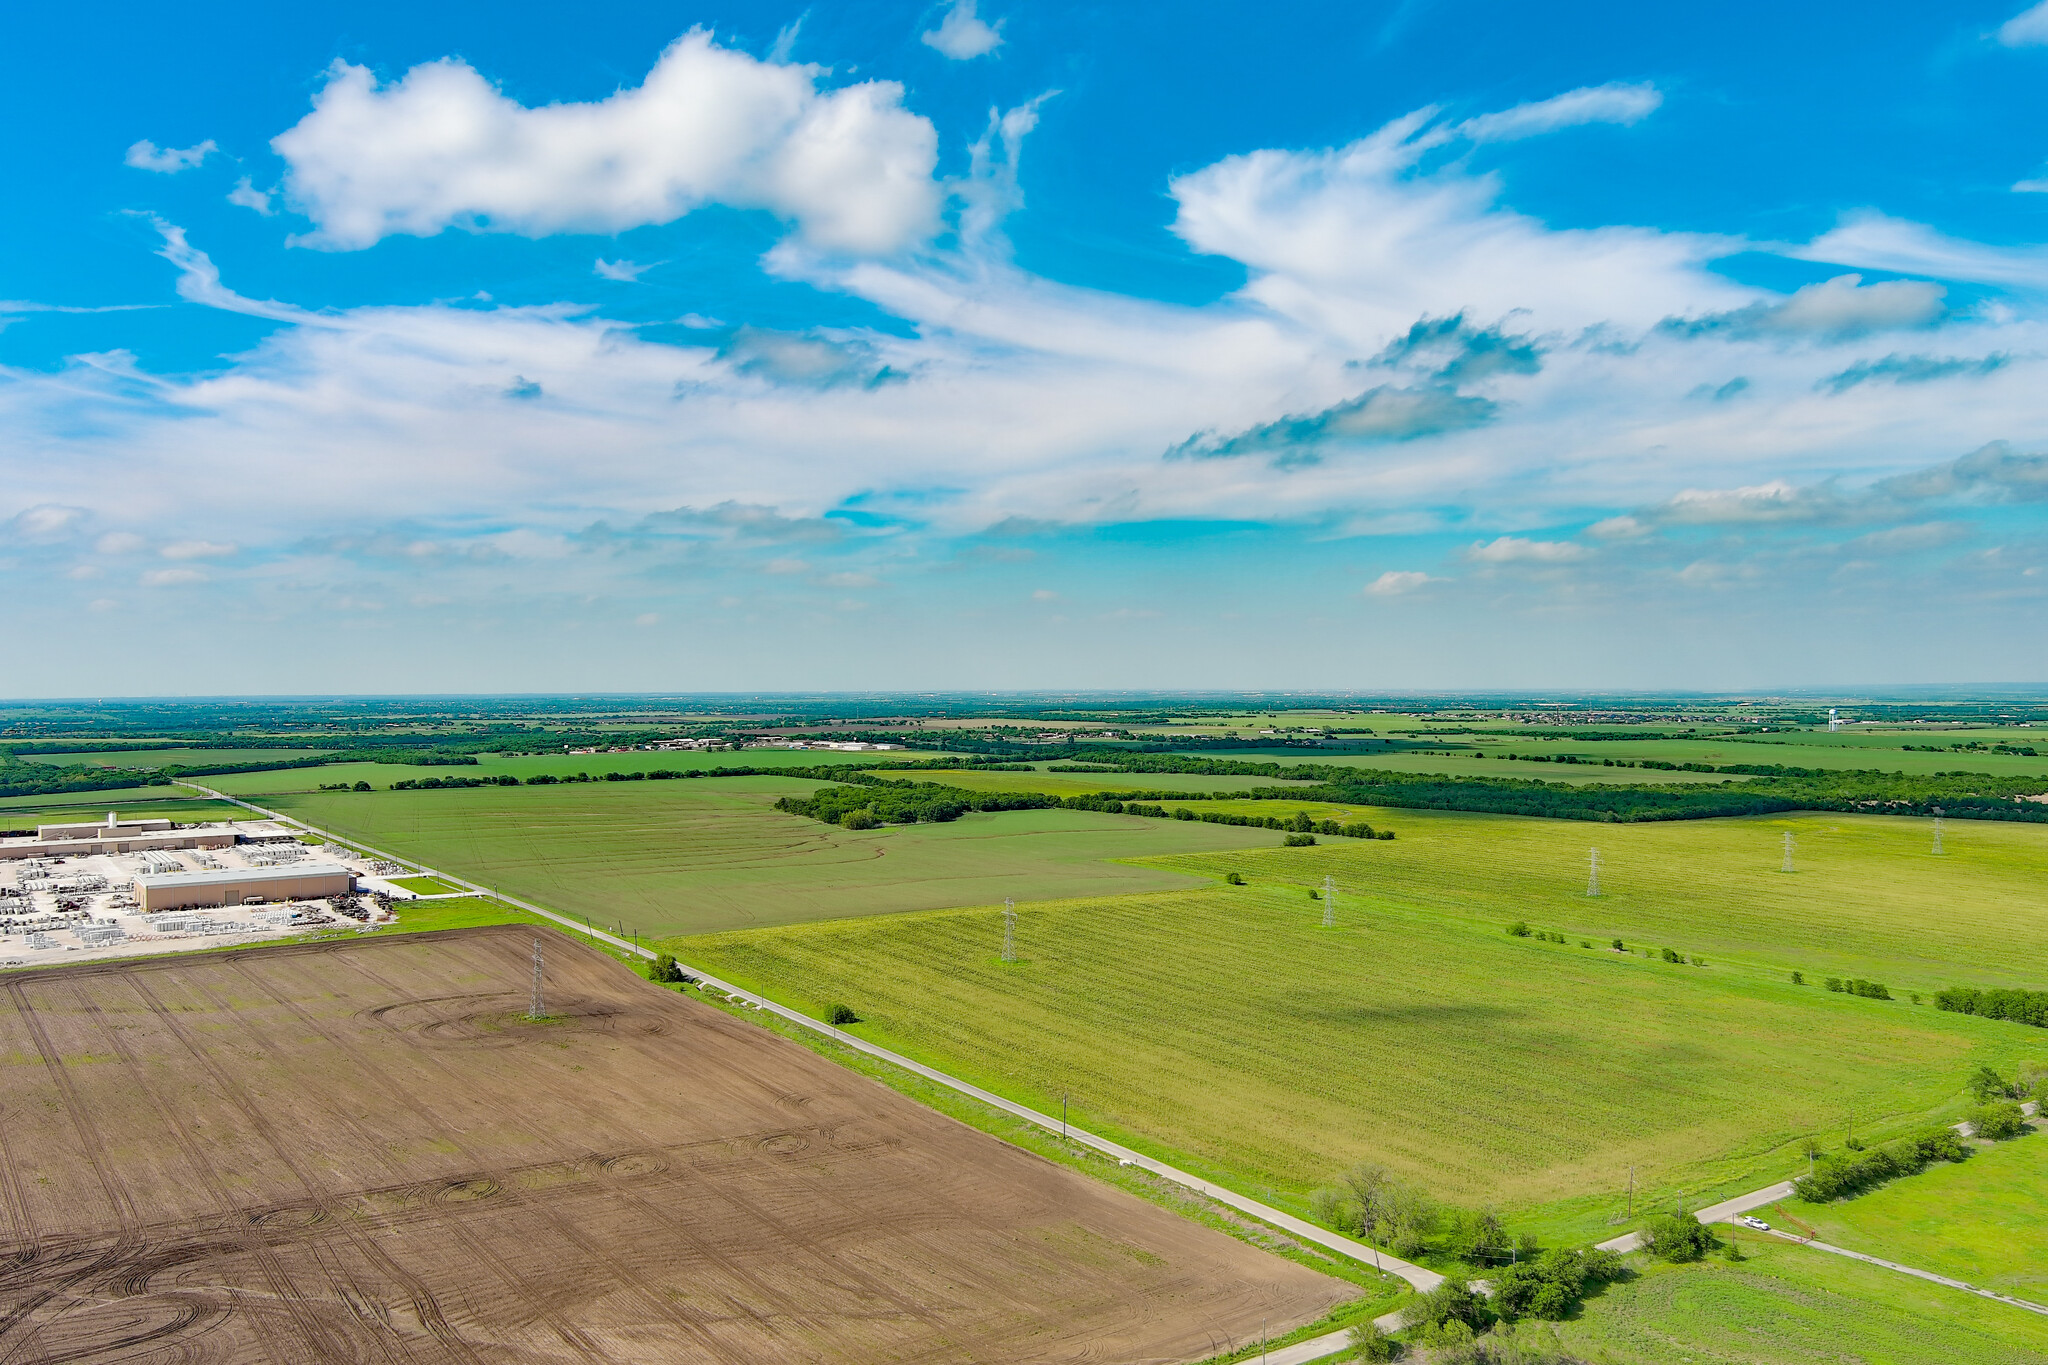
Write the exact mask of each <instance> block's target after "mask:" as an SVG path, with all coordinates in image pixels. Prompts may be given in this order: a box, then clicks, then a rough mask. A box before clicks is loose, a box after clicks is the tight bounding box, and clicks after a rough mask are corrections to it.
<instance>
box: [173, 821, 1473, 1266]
mask: <svg viewBox="0 0 2048 1365" xmlns="http://www.w3.org/2000/svg"><path fill="white" fill-rule="evenodd" d="M201 790H204V789H203V788H202V789H201ZM211 794H212V795H216V796H218V795H220V794H219V793H211ZM223 799H225V800H231V801H235V804H237V805H240V806H244V807H246V808H247V809H249V810H254V811H259V812H261V813H262V814H264V815H268V816H270V817H272V818H274V819H280V820H291V817H290V816H287V815H284V814H282V813H281V812H277V811H271V810H266V809H264V808H263V807H261V806H258V805H255V804H253V803H251V802H247V801H236V800H235V798H233V797H224V798H223ZM293 823H296V824H301V825H304V827H305V828H307V829H309V830H312V832H314V833H316V834H324V833H327V831H325V830H320V829H317V828H315V827H314V826H311V825H305V822H303V821H293ZM368 851H369V852H372V853H379V852H381V850H377V849H369V850H368ZM383 856H386V857H393V858H395V857H396V856H397V855H395V854H388V853H387V854H384V855H383ZM420 871H421V872H422V873H424V874H426V875H429V876H436V877H441V878H444V879H446V880H448V881H452V882H455V883H458V884H460V885H465V886H471V887H473V888H474V889H475V890H478V891H484V890H486V889H487V888H484V887H481V886H476V885H475V884H474V883H471V882H468V881H466V880H464V879H463V878H462V877H459V876H457V875H455V874H454V873H451V872H448V871H445V870H441V869H436V868H430V867H421V868H420ZM492 894H494V895H495V894H497V893H492ZM497 898H498V899H500V900H503V901H505V902H506V903H508V904H510V905H514V906H517V907H518V908H520V909H522V910H526V911H528V912H530V913H532V914H536V915H539V916H541V917H542V918H544V919H548V920H552V921H554V922H555V923H557V924H560V925H562V926H564V927H566V928H568V929H571V930H574V931H575V932H577V933H581V934H586V935H588V936H590V937H592V938H595V939H598V940H600V941H602V942H604V943H606V944H608V945H609V946H610V947H611V948H613V949H614V950H616V951H618V952H622V953H630V954H632V955H633V956H634V957H636V958H639V959H643V960H647V961H652V960H653V959H654V957H655V956H656V954H655V952H654V950H653V949H652V948H644V947H642V946H640V945H639V944H637V943H630V942H628V941H627V940H625V939H622V938H619V937H618V936H617V935H614V934H609V933H605V932H603V931H601V930H592V929H590V928H589V927H588V926H585V925H580V924H578V923H577V922H576V921H575V920H574V919H572V918H570V917H569V916H567V915H562V914H558V913H556V912H555V911H552V910H549V909H547V908H546V907H545V906H539V905H533V904H530V903H528V902H525V901H522V900H519V899H517V898H514V897H511V896H503V895H498V897H497ZM688 970H689V971H690V973H691V974H692V975H694V976H697V977H700V978H701V979H702V980H703V981H705V983H706V984H708V985H711V986H713V987H714V988H716V989H718V990H722V991H724V992H725V993H726V994H727V995H729V996H732V997H734V998H736V999H739V1000H742V1001H744V1002H746V1003H748V1004H750V1005H752V1006H753V1007H755V1008H757V1009H765V1010H768V1011H770V1012H771V1013H774V1014H776V1015H778V1016H780V1017H781V1018H783V1019H786V1020H788V1021H789V1022H791V1023H793V1024H797V1025H800V1026H801V1027H803V1028H807V1029H810V1030H813V1031H814V1032H817V1033H822V1034H824V1035H826V1036H827V1037H830V1038H832V1039H834V1040H835V1041H837V1042H839V1043H841V1044H843V1045H844V1046H847V1047H850V1048H853V1049H854V1050H855V1051H858V1052H863V1053H866V1054H867V1055H868V1056H870V1057H874V1058H876V1059H878V1060H880V1061H885V1062H887V1063H889V1064H890V1065H892V1066H895V1067H899V1068H901V1069H902V1070H905V1071H908V1072H910V1073H912V1074H913V1075H917V1076H921V1077H923V1078H924V1079H926V1080H929V1081H936V1082H937V1083H938V1084H940V1085H943V1086H945V1087H946V1088H948V1089H949V1090H955V1091H958V1092H959V1093H961V1094H963V1095H967V1096H969V1097H971V1098H973V1099H976V1100H979V1101H981V1102H982V1103H983V1104H986V1105H989V1106H990V1107H992V1108H995V1109H999V1110H1002V1111H1003V1112H1004V1113H1007V1114H1011V1115H1014V1116H1016V1117H1018V1118H1021V1119H1024V1120H1026V1121H1027V1122H1029V1123H1033V1124H1035V1125H1037V1126H1038V1127H1040V1128H1042V1129H1045V1130H1047V1131H1049V1132H1058V1133H1059V1134H1060V1135H1061V1137H1062V1138H1065V1139H1068V1140H1071V1141H1075V1142H1080V1143H1082V1144H1084V1145H1086V1146H1089V1147H1092V1148H1094V1149H1095V1150H1096V1151H1099V1152H1101V1153H1103V1154H1104V1155H1106V1156H1110V1157H1114V1158H1115V1159H1116V1160H1117V1161H1119V1162H1128V1163H1129V1164H1131V1165H1133V1166H1139V1167H1142V1168H1144V1169H1145V1170H1148V1171H1150V1172H1152V1173H1153V1174H1154V1175H1158V1176H1162V1177H1164V1178H1165V1179H1167V1180H1170V1181H1172V1182H1174V1183H1175V1184H1177V1185H1182V1186H1185V1187H1187V1188H1188V1189H1191V1190H1195V1191H1197V1192H1198V1193H1201V1194H1205V1195H1207V1196H1209V1197H1210V1198H1212V1199H1215V1200H1217V1201H1218V1202H1220V1203H1224V1204H1228V1205H1229V1206H1230V1207H1232V1208H1234V1209H1237V1210H1239V1211H1240V1212H1243V1213H1248V1214H1251V1215H1252V1216H1253V1217H1255V1218H1258V1219H1260V1220H1262V1221H1264V1222H1268V1223H1271V1224H1273V1225H1274V1226H1275V1227H1278V1228H1281V1229H1283V1230H1285V1231H1286V1232H1288V1233H1290V1234H1292V1235H1294V1236H1296V1237H1300V1238H1303V1239H1305V1240H1307V1241H1310V1242H1314V1243H1315V1244H1316V1245H1318V1246H1322V1247H1326V1248H1328V1249H1329V1250H1332V1251H1336V1252H1339V1253H1341V1254H1343V1255H1345V1256H1349V1257H1351V1258H1352V1259H1353V1260H1356V1261H1358V1262H1359V1263H1360V1264H1363V1265H1371V1266H1373V1267H1374V1268H1375V1269H1376V1270H1381V1271H1384V1272H1385V1273H1388V1274H1393V1275H1398V1276H1400V1277H1401V1278H1402V1279H1405V1280H1407V1281H1408V1282H1409V1283H1410V1284H1411V1285H1414V1286H1415V1287H1416V1288H1418V1289H1421V1290H1424V1291H1427V1290H1429V1289H1433V1288H1435V1287H1436V1286H1437V1285H1438V1284H1440V1283H1442V1277H1441V1276H1440V1275H1438V1274H1437V1273H1436V1272H1434V1271H1431V1270H1427V1269H1424V1268H1423V1267H1421V1266H1415V1265H1409V1264H1408V1263H1407V1262H1405V1261H1401V1260H1399V1259H1398V1258H1396V1257H1394V1256H1391V1255H1388V1254H1386V1253H1383V1252H1381V1251H1380V1250H1379V1249H1378V1248H1377V1247H1372V1246H1368V1245H1366V1244H1364V1243H1362V1242H1357V1241H1354V1240H1353V1239H1351V1238H1349V1237H1344V1236H1341V1235H1339V1234H1337V1233H1334V1232H1331V1231H1329V1230H1328V1229H1327V1228H1321V1227H1317V1226H1316V1225H1315V1224H1313V1223H1310V1222H1307V1221H1306V1220H1304V1219H1301V1218H1297V1217H1295V1216H1294V1215H1293V1214H1290V1213H1286V1212H1284V1211H1283V1210H1280V1209H1276V1208H1273V1207H1271V1206H1270V1205H1267V1204H1263V1203H1260V1202H1259V1201H1258V1200H1255V1199H1247V1198H1245V1197H1244V1196H1243V1195H1240V1194H1237V1193H1236V1192H1234V1191H1231V1190H1228V1189H1225V1188H1222V1187H1221V1186H1219V1185H1217V1184H1216V1182H1214V1181H1210V1180H1204V1179H1202V1178H1200V1177H1197V1176H1193V1175H1190V1174H1188V1173H1187V1172H1185V1171H1181V1170H1178V1169H1176V1168H1174V1167H1172V1166H1170V1165H1168V1164H1166V1163H1165V1162H1162V1161H1158V1160H1156V1159H1154V1158H1152V1157H1149V1156H1147V1155H1145V1154H1144V1153H1142V1152H1139V1151H1135V1150H1133V1149H1131V1148H1128V1147H1125V1146H1123V1145H1122V1144H1120V1143H1115V1142H1111V1141H1109V1140H1108V1139H1106V1138H1102V1137H1098V1136H1096V1135H1095V1134H1093V1133H1090V1132H1088V1131H1086V1130H1085V1129H1082V1128H1079V1127H1077V1126H1074V1125H1071V1124H1069V1123H1067V1122H1065V1121H1063V1120H1059V1119H1055V1118H1053V1117H1052V1116H1051V1115H1050V1114H1046V1113H1041V1112H1040V1111H1038V1110H1035V1109H1032V1108H1031V1107H1029V1106H1028V1105H1022V1104H1018V1103H1017V1102H1016V1101H1014V1100H1010V1099H1005V1098H1004V1097H1002V1096H1000V1095H997V1094H994V1093H993V1092H991V1091H988V1090H984V1089H982V1088H981V1087H980V1086H977V1085H972V1084H970V1083H969V1082H967V1081H963V1080H961V1079H960V1078H958V1077H956V1076H951V1075H948V1074H946V1073H945V1072H942V1071H940V1070H938V1069H937V1068H935V1067H929V1066H926V1065H925V1064H924V1063H922V1062H917V1061H913V1060H911V1059H910V1058H908V1057H905V1056H903V1055H901V1054H899V1053H896V1052H892V1051H890V1050H888V1049H887V1048H882V1047H877V1046H876V1045H874V1044H873V1043H870V1042H868V1041H867V1040H866V1039H863V1038H856V1037H854V1036H853V1035H852V1034H850V1033H847V1032H846V1031H845V1030H844V1029H840V1028H835V1027H833V1026H832V1025H830V1024H826V1023H823V1022H820V1021H819V1020H816V1019H813V1018H811V1017H810V1016H808V1015H805V1014H800V1013H798V1012H797V1011H796V1010H793V1009H790V1008H789V1007H787V1006H785V1005H781V1004H778V1003H777V1002H775V1001H773V1000H770V999H768V998H767V997H765V996H762V995H758V994H756V993H755V992H753V991H749V990H745V989H743V988H741V987H739V986H736V985H734V984H732V983H730V982H726V981H721V980H719V979H718V978H716V977H714V976H712V975H710V974H709V973H706V972H703V971H699V970H697V969H696V968H695V967H691V968H689V969H688Z"/></svg>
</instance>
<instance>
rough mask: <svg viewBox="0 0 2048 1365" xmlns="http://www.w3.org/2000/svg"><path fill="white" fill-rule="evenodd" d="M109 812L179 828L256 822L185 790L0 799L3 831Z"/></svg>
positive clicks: (139, 789) (124, 790) (78, 820)
mask: <svg viewBox="0 0 2048 1365" xmlns="http://www.w3.org/2000/svg"><path fill="white" fill-rule="evenodd" d="M110 810H111V811H118V812H119V813H120V816H121V818H122V819H123V820H153V819H165V820H176V821H178V822H179V823H181V824H199V823H201V822H204V821H208V820H242V819H253V818H254V817H253V816H251V815H250V814H249V812H248V811H246V810H243V809H242V808H241V807H240V806H236V805H231V804H229V803H228V802H226V801H214V800H209V799H208V798H206V797H203V796H195V795H194V794H193V793H192V792H191V791H189V790H187V789H186V788H184V787H123V788H122V789H120V790H119V791H111V792H79V793H74V794H67V795H63V796H9V797H4V798H0V829H13V830H21V831H24V832H26V833H30V834H33V833H34V832H35V827H36V826H37V825H39V824H41V825H59V824H81V823H83V822H85V821H87V820H95V819H100V818H102V817H104V816H105V815H106V813H107V812H108V811H110Z"/></svg>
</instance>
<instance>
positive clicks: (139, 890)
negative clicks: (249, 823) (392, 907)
mask: <svg viewBox="0 0 2048 1365" xmlns="http://www.w3.org/2000/svg"><path fill="white" fill-rule="evenodd" d="M355 889H356V877H355V874H354V873H353V872H350V871H349V870H348V869H347V868H345V867H337V866H336V865H334V864H333V863H302V864H299V865H297V866H288V867H247V868H242V867H237V868H224V869H222V870H220V871H217V872H163V873H154V874H152V873H144V874H142V875H141V876H139V877H137V878H136V879H135V902H136V904H137V905H139V906H140V907H141V908H142V910H143V911H144V912H145V913H147V912H149V911H152V910H183V909H186V908H188V907H190V906H195V905H200V906H228V905H248V904H251V903H253V902H262V901H283V900H317V899H318V898H320V897H322V896H340V895H344V894H346V893H348V892H350V891H353V890H355Z"/></svg>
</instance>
